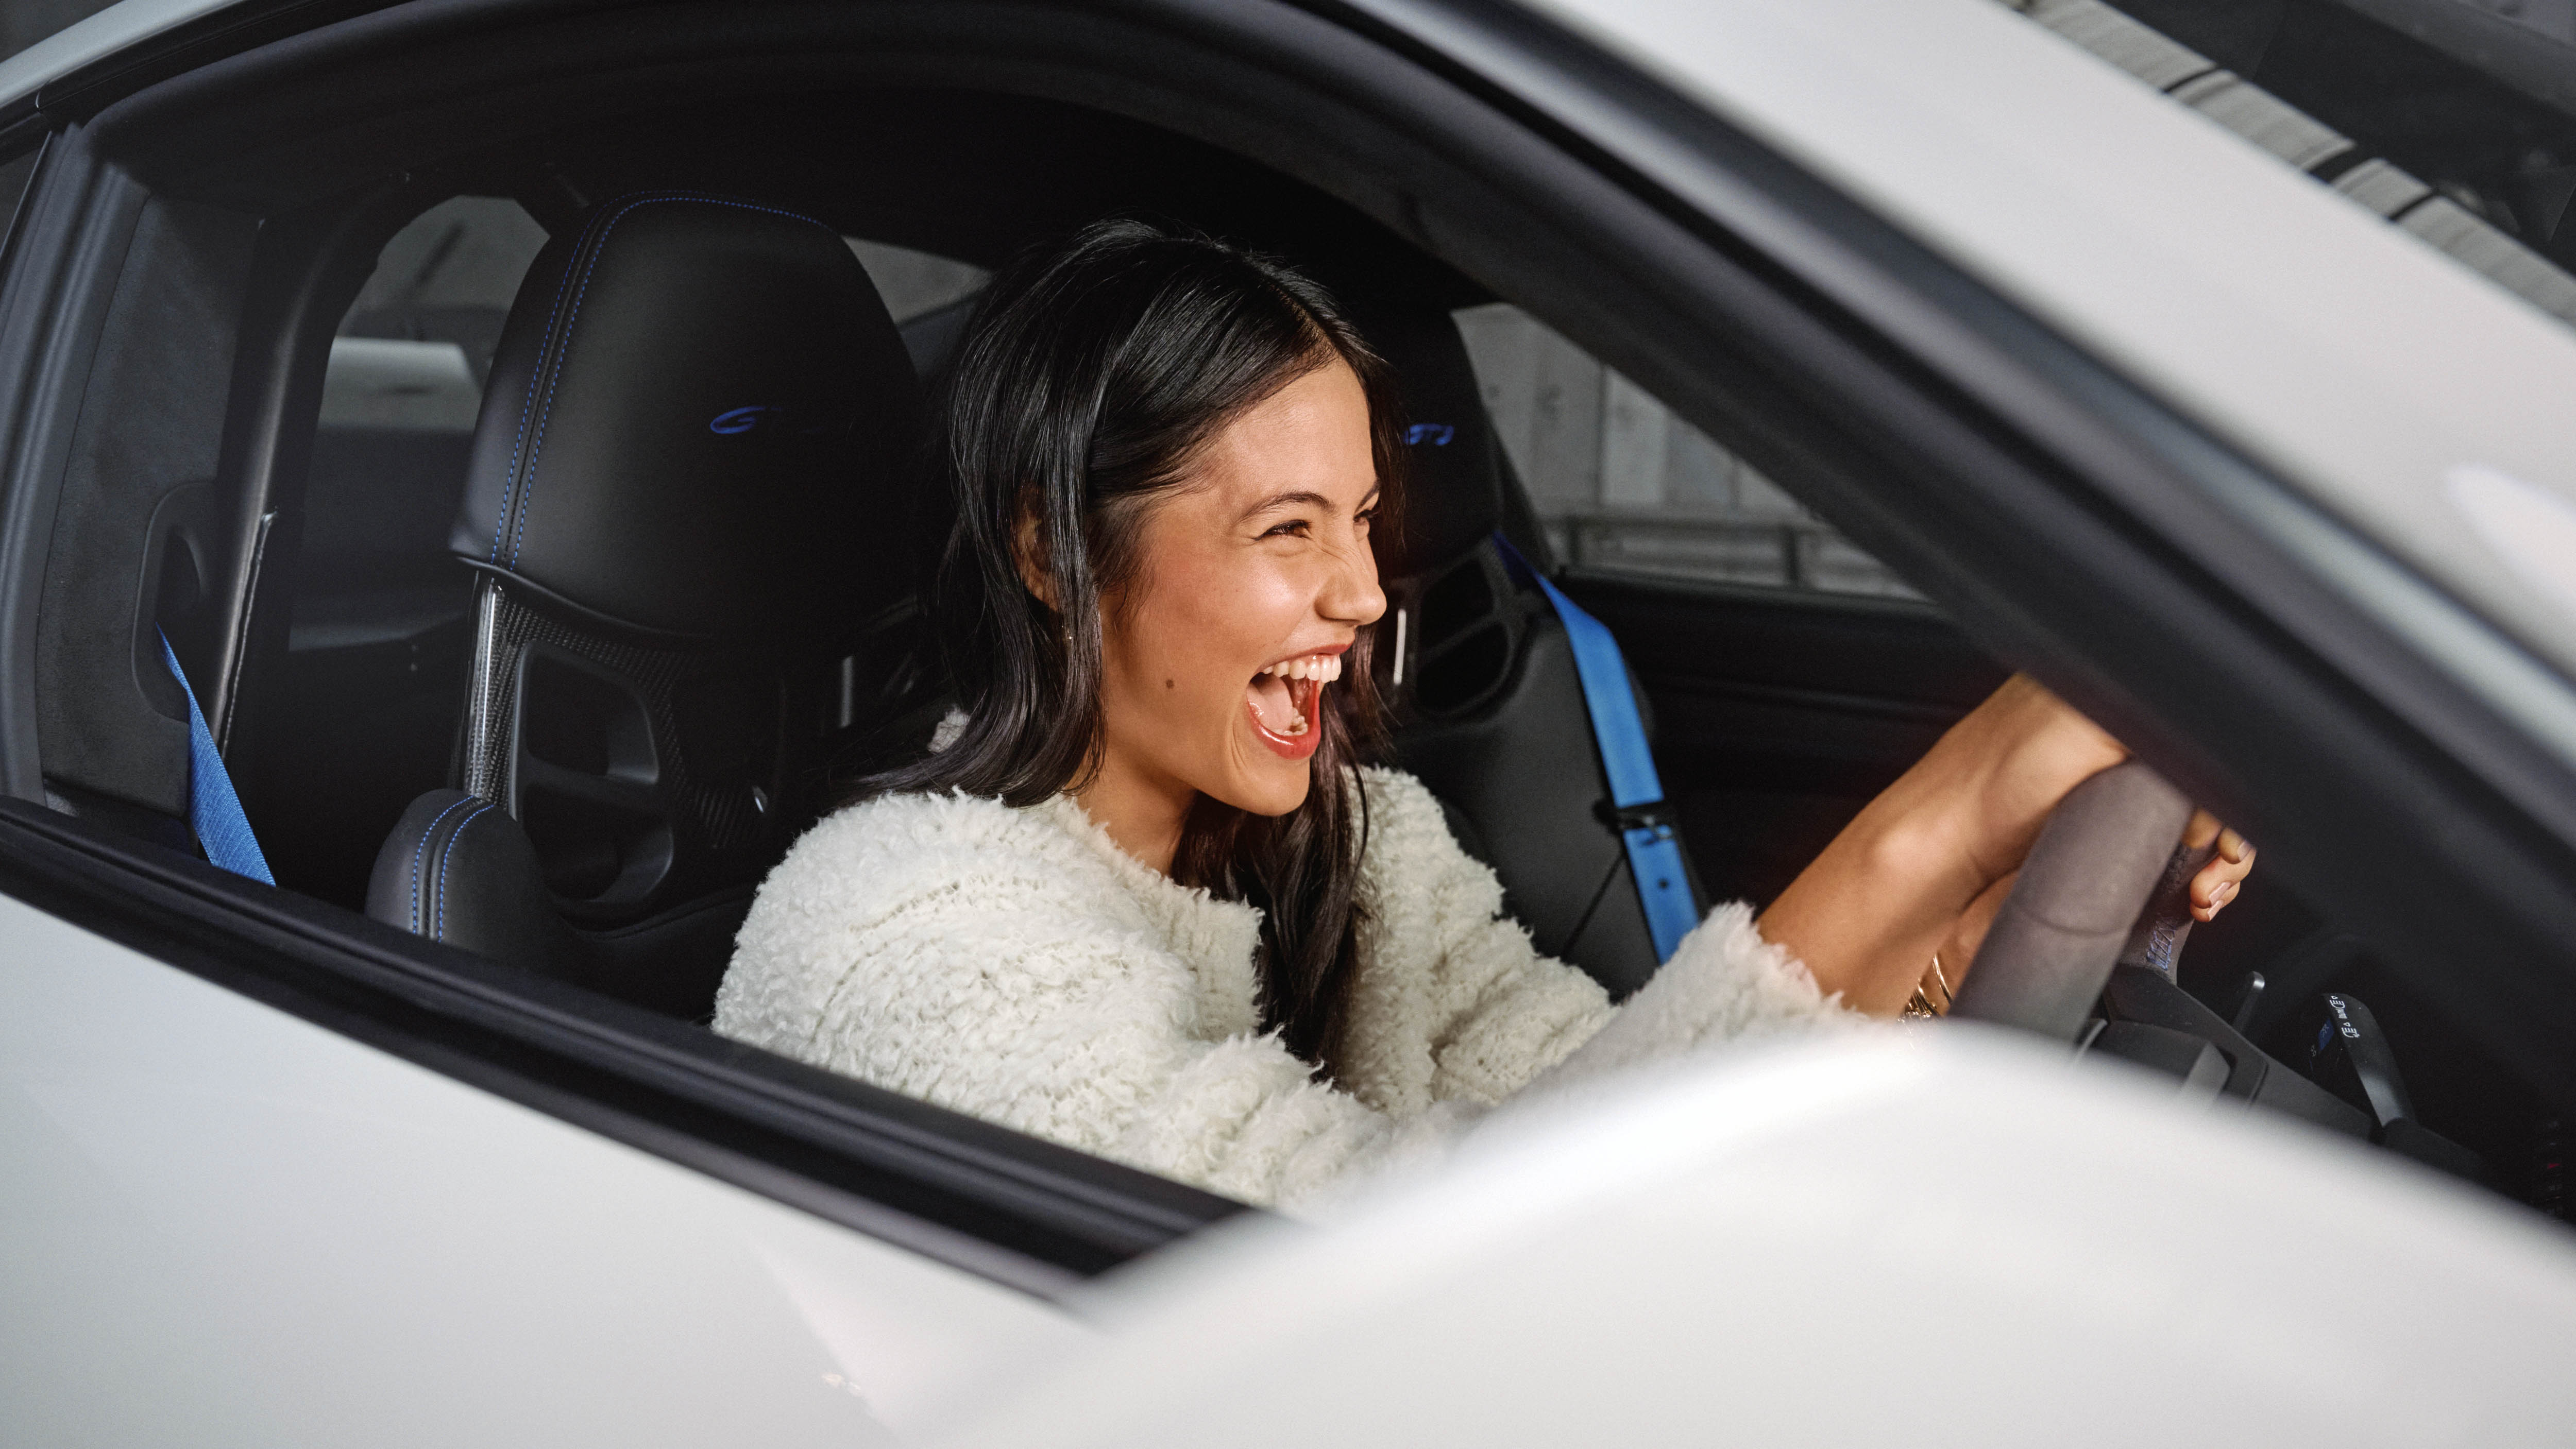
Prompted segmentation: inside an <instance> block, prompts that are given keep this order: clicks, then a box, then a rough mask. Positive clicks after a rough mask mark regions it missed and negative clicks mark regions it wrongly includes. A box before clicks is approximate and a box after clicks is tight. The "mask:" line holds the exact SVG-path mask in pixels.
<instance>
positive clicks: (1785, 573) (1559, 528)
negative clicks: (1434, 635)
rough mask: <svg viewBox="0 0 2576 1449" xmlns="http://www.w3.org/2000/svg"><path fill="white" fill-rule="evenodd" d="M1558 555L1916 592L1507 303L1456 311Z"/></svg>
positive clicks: (1693, 575)
mask: <svg viewBox="0 0 2576 1449" xmlns="http://www.w3.org/2000/svg"><path fill="white" fill-rule="evenodd" d="M1457 321H1458V331H1459V334H1460V335H1461V336H1462V337H1463V338H1464V339H1465V340H1466V344H1467V355H1468V358H1469V360H1470V361H1471V362H1472V363H1473V364H1474V366H1475V369H1476V381H1477V385H1478V386H1479V387H1480V388H1481V389H1482V390H1483V392H1484V395H1485V410H1486V412H1487V413H1489V414H1490V415H1491V416H1492V418H1493V421H1494V430H1495V432H1496V434H1497V435H1498V436H1499V437H1500V438H1501V439H1502V444H1503V452H1504V454H1505V456H1507V457H1508V458H1509V459H1510V460H1511V464H1512V467H1513V469H1514V470H1515V471H1516V472H1518V473H1519V474H1520V478H1521V484H1522V486H1523V487H1525V488H1526V489H1527V490H1528V491H1529V496H1530V501H1531V503H1532V504H1533V505H1534V506H1535V507H1536V509H1537V511H1538V516H1539V521H1540V522H1541V524H1543V525H1544V526H1545V527H1546V529H1547V533H1548V542H1549V543H1550V544H1551V545H1553V546H1554V548H1555V549H1556V553H1557V557H1559V558H1561V559H1563V560H1565V561H1566V562H1567V563H1569V564H1573V565H1575V566H1578V567H1583V568H1606V569H1623V570H1630V571H1634V572H1641V573H1650V574H1662V575H1667V576H1671V577H1675V578H1685V579H1697V580H1706V581H1710V582H1716V583H1728V584H1752V585H1757V586H1762V587H1768V588H1778V589H1806V590H1817V591H1822V592H1827V593H1838V594H1877V595H1886V596H1892V597H1898V598H1919V597H1921V596H1920V595H1918V594H1916V593H1915V592H1914V591H1913V590H1912V589H1910V588H1908V587H1906V585H1905V583H1904V581H1903V580H1901V579H1899V578H1898V577H1897V576H1896V575H1895V574H1894V573H1893V572H1892V571H1890V570H1889V569H1888V568H1887V566H1886V565H1884V564H1882V563H1880V562H1879V561H1878V560H1876V559H1874V558H1871V557H1870V556H1869V555H1868V554H1865V553H1863V552H1861V551H1860V549H1858V548H1857V547H1855V546H1854V545H1853V544H1852V542H1851V541H1850V540H1849V539H1846V538H1844V537H1843V536H1842V535H1841V534H1839V533H1836V532H1835V531H1834V530H1833V529H1832V528H1831V527H1830V526H1828V525H1827V524H1826V523H1825V522H1824V521H1823V520H1821V519H1819V518H1817V517H1816V516H1815V515H1814V514H1812V513H1809V512H1808V511H1807V510H1806V508H1805V507H1803V506H1802V505H1801V504H1799V502H1798V501H1797V500H1796V499H1794V498H1792V497H1790V496H1789V495H1788V494H1786V493H1784V492H1782V491H1781V490H1780V488H1779V487H1778V485H1776V484H1774V483H1772V482H1771V480H1769V479H1768V478H1765V477H1763V476H1762V475H1761V474H1760V473H1757V472H1755V471H1754V469H1753V467H1752V466H1751V465H1750V464H1748V463H1746V462H1745V461H1744V460H1743V459H1741V458H1738V457H1737V456H1735V455H1734V454H1733V453H1731V452H1729V451H1727V449H1726V448H1725V447H1724V446H1723V445H1721V444H1720V443H1718V442H1717V441H1716V440H1715V439H1712V438H1711V437H1709V436H1708V435H1707V434H1706V433H1703V432H1701V431H1700V430H1699V429H1697V428H1695V427H1692V426H1691V425H1690V424H1689V423H1686V422H1684V421H1682V420H1681V419H1680V418H1678V417H1675V416H1674V415H1673V414H1672V412H1671V411H1670V410H1669V409H1667V408H1666V407H1665V406H1664V405H1663V404H1662V403H1661V402H1660V401H1658V400H1657V399H1656V398H1655V396H1654V395H1653V394H1652V393H1649V392H1647V391H1646V390H1645V389H1643V388H1641V387H1639V386H1637V385H1636V384H1635V383H1633V382H1630V381H1629V380H1628V379H1626V378H1624V377H1622V376H1620V375H1619V374H1618V373H1616V372H1614V371H1612V370H1610V369H1609V368H1607V367H1604V366H1602V365H1601V363H1600V362H1599V361H1598V360H1596V359H1595V358H1593V357H1592V356H1591V354H1589V353H1587V352H1585V351H1584V350H1583V349H1581V348H1579V347H1577V346H1575V345H1574V344H1573V343H1571V342H1568V341H1566V340H1565V339H1564V338H1563V337H1561V336H1558V335H1557V334H1556V333H1555V332H1554V331H1552V330H1550V329H1549V328H1547V327H1546V326H1544V325H1542V324H1541V323H1540V322H1539V321H1538V320H1537V319H1535V318H1533V317H1531V316H1530V315H1529V314H1528V313H1526V312H1523V311H1522V310H1521V309H1519V308H1518V307H1514V306H1512V305H1511V304H1509V303H1504V302H1497V303H1492V304H1489V305H1487V306H1482V307H1470V308H1467V309H1465V310H1463V311H1461V312H1459V313H1458V314H1457Z"/></svg>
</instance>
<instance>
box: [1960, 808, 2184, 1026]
mask: <svg viewBox="0 0 2576 1449" xmlns="http://www.w3.org/2000/svg"><path fill="white" fill-rule="evenodd" d="M2191 809H2192V807H2191V801H2190V800H2189V799H2188V798H2187V797H2185V796H2184V795H2183V793H2182V792H2181V791H2179V790H2176V789H2175V788H2174V787H2173V786H2172V785H2170V784H2167V783H2166V782H2165V779H2164V777H2163V776H2161V775H2158V774H2157V773H2156V772H2155V771H2154V770H2152V769H2149V768H2148V767H2147V766H2146V765H2145V764H2144V763H2142V762H2140V761H2137V760H2131V761H2129V762H2128V763H2126V764H2122V765H2115V766H2113V767H2112V768H2110V769H2108V770H2104V771H2103V772H2101V773H2100V774H2098V775H2095V776H2093V777H2092V778H2091V779H2089V780H2086V781H2085V782H2084V783H2083V784H2081V785H2078V786H2076V787H2075V788H2074V789H2073V790H2071V791H2069V792H2067V796H2066V798H2065V799H2063V800H2061V801H2059V802H2058V804H2057V809H2056V810H2055V811H2053V812H2051V813H2050V815H2049V817H2048V823H2047V824H2046V825H2045V826H2043V827H2042V828H2041V830H2040V832H2039V839H2038V840H2037V841H2036V842H2035V843H2033V844H2032V846H2031V849H2030V855H2029V856H2028V858H2026V859H2025V860H2023V862H2022V866H2021V875H2020V877H2019V878H2018V879H2017V880H2015V881H2014V882H2013V889H2012V893H2011V894H2010V895H2009V896H2007V897H2006V898H2005V900H2004V904H2003V908H2002V909H2001V910H1999V911H1998V912H1996V914H1995V922H1994V925H1993V926H1992V927H1991V928H1990V929H1989V930H1988V931H1987V932H1986V939H1985V943H1984V944H1983V945H1982V946H1980V947H1979V948H1978V950H1977V959H1976V963H1975V966H1974V968H1973V969H1972V970H1971V971H1970V972H1969V973H1968V979H1967V980H1966V981H1965V982H1964V983H1962V984H1961V986H1960V987H1959V995H1958V999H1957V1001H1956V1002H1955V1003H1953V1005H1952V1006H1951V1009H1950V1015H1951V1016H1953V1017H1956V1018H1962V1019H1966V1020H1972V1021H1988V1022H1993V1023H1995V1024H1997V1025H2000V1026H2010V1027H2017V1028H2019V1029H2021V1030H2023V1031H2028V1032H2032V1033H2035V1034H2037V1035H2039V1036H2043V1037H2047V1038H2050V1039H2052V1040H2055V1041H2064V1042H2072V1041H2074V1040H2076V1039H2077V1037H2078V1036H2079V1035H2080V1034H2081V1033H2082V1031H2083V1028H2084V1023H2085V1021H2086V1019H2087V1018H2088V1017H2090V1016H2091V1015H2092V1011H2093V1003H2094V1001H2095V1000H2096V999H2097V998H2098V997H2100V995H2101V994H2102V987H2103V985H2104V984H2105V983H2107V982H2108V981H2109V980H2110V979H2111V969H2112V968H2113V967H2114V966H2116V965H2118V964H2120V963H2121V961H2122V960H2124V959H2129V958H2131V957H2136V958H2138V960H2139V964H2146V965H2154V966H2157V967H2158V968H2159V969H2162V970H2164V971H2166V973H2167V974H2170V973H2171V958H2172V956H2173V954H2174V953H2175V952H2177V951H2178V950H2179V949H2180V944H2181V937H2182V933H2183V932H2184V931H2186V930H2188V929H2189V923H2190V915H2189V903H2188V900H2187V898H2185V896H2184V895H2183V891H2184V890H2185V889H2186V888H2187V887H2188V885H2189V883H2190V879H2191V876H2192V874H2193V872H2194V871H2196V870H2197V869H2198V861H2199V859H2200V858H2201V857H2203V856H2204V855H2205V852H2202V851H2191V850H2186V849H2178V848H2177V846H2176V842H2177V841H2179V840H2180V839H2181V838H2182V832H2183V827H2184V826H2186V825H2188V824H2189V823H2190V821H2191ZM2177 918H2178V920H2179V925H2177V923H2176V921H2177Z"/></svg>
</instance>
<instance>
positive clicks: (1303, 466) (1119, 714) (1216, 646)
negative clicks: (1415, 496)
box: [1100, 361, 1386, 815]
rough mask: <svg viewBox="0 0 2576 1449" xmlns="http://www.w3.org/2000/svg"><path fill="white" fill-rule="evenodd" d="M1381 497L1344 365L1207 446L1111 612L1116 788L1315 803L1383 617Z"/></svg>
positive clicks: (1110, 705)
mask: <svg viewBox="0 0 2576 1449" xmlns="http://www.w3.org/2000/svg"><path fill="white" fill-rule="evenodd" d="M1377 492H1378V481H1377V464H1376V460H1375V459H1374V458H1373V457H1372V455H1371V452H1370V447H1369V409H1368V398H1367V395H1366V394H1365V393H1363V392H1362V391H1361V389H1360V381H1359V378H1358V376H1357V375H1356V374H1354V373H1353V372H1352V371H1351V369H1350V368H1349V367H1348V366H1347V365H1346V364H1344V363H1341V362H1339V361H1336V362H1334V363H1332V364H1331V365H1330V366H1327V367H1324V368H1321V369H1319V370H1317V371H1314V372H1310V373H1308V374H1307V375H1305V376H1304V377H1301V378H1299V379H1298V380H1296V381H1295V382H1292V383H1290V384H1288V385H1287V386H1286V387H1283V388H1281V389H1280V390H1279V391H1278V392H1276V393H1274V394H1272V395H1271V396H1270V398H1269V399H1268V400H1266V401H1264V402H1262V403H1261V404H1260V405H1259V406H1256V407H1254V408H1252V409H1250V410H1249V411H1247V412H1245V413H1244V414H1243V415H1242V416H1241V417H1238V418H1236V419H1235V420H1234V421H1233V422H1232V423H1230V424H1228V425H1227V426H1226V427H1225V428H1224V429H1223V430H1222V431H1220V432H1218V433H1217V434H1216V436H1215V437H1214V438H1212V439H1210V440H1209V442H1208V444H1207V445H1206V447H1205V449H1204V451H1203V452H1202V453H1201V455H1200V456H1199V458H1198V459H1197V460H1196V461H1195V463H1194V464H1193V466H1192V467H1191V469H1190V471H1189V475H1188V477H1187V478H1186V479H1185V480H1184V481H1183V483H1182V484H1181V485H1180V486H1179V487H1177V488H1174V489H1173V490H1171V491H1170V492H1168V493H1166V494H1164V495H1163V496H1162V497H1160V498H1158V499H1157V500H1155V502H1154V503H1153V504H1152V505H1151V506H1150V507H1149V508H1147V510H1146V512H1145V517H1144V520H1143V522H1142V524H1141V525H1140V530H1141V531H1140V536H1139V539H1138V543H1139V545H1140V548H1139V563H1138V568H1137V571H1136V575H1135V578H1134V579H1133V581H1132V582H1131V583H1130V584H1129V585H1128V587H1127V588H1126V590H1125V591H1124V593H1123V595H1122V596H1121V597H1120V598H1117V599H1114V600H1107V601H1104V603H1103V605H1102V611H1101V613H1102V617H1101V664H1102V680H1101V698H1100V704H1101V717H1102V736H1103V738H1102V743H1103V746H1104V751H1105V757H1104V759H1103V761H1102V766H1103V775H1104V777H1106V776H1108V775H1111V774H1116V775H1119V776H1121V777H1123V778H1124V779H1125V780H1126V781H1129V782H1132V783H1133V784H1135V785H1138V786H1143V787H1145V788H1149V789H1153V790H1155V791H1157V792H1158V793H1162V792H1169V793H1170V794H1171V795H1173V796H1174V797H1176V798H1186V796H1185V795H1184V794H1183V792H1185V791H1196V792H1200V793H1203V794H1207V795H1212V796H1214V797H1215V798H1217V799H1219V800H1222V801H1224V802H1225V803H1227V804H1229V805H1233V806H1236V807H1238V808H1240V809H1244V810H1249V811H1252V812H1253V813H1255V814H1259V815H1283V814H1286V813H1287V812H1288V811H1291V810H1294V809H1296V808H1297V807H1298V806H1299V805H1300V804H1302V803H1304V801H1305V799H1306V789H1307V783H1308V779H1309V775H1310V773H1311V772H1310V770H1309V767H1308V764H1307V761H1308V759H1309V757H1311V756H1312V755H1313V754H1314V753H1315V747H1316V745H1317V744H1318V743H1319V742H1320V740H1321V739H1322V736H1323V729H1324V725H1323V723H1322V721H1323V718H1324V716H1323V712H1322V710H1321V709H1320V705H1321V702H1322V697H1323V692H1324V691H1326V690H1328V689H1334V688H1338V687H1340V686H1339V685H1338V684H1336V683H1335V682H1334V681H1336V680H1338V679H1339V678H1340V674H1341V663H1342V654H1343V651H1345V650H1347V649H1349V648H1350V647H1351V643H1352V641H1353V640H1354V639H1355V638H1356V637H1357V636H1358V634H1359V631H1360V630H1361V629H1362V628H1363V627H1365V626H1367V625H1369V624H1372V623H1374V622H1376V620H1377V617H1378V616H1379V615H1380V614H1383V613H1385V612H1386V595H1385V594H1383V593H1381V592H1380V591H1379V590H1378V586H1377V559H1376V557H1375V555H1373V554H1372V553H1371V552H1370V551H1369V514H1370V510H1372V509H1374V508H1375V507H1376V506H1377Z"/></svg>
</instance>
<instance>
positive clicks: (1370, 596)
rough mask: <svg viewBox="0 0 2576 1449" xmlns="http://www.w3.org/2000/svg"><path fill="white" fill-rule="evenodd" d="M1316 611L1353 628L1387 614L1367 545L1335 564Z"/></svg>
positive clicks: (1375, 568)
mask: <svg viewBox="0 0 2576 1449" xmlns="http://www.w3.org/2000/svg"><path fill="white" fill-rule="evenodd" d="M1315 608H1316V611H1317V612H1319V613H1321V614H1322V615H1323V616H1324V617H1325V618H1327V619H1331V620H1333V621H1334V622H1336V623H1345V624H1349V625H1351V626H1352V627H1354V628H1365V627H1367V626H1368V625H1371V624H1374V623H1376V622H1377V621H1378V617H1379V616H1380V615H1382V614H1384V613H1385V612H1386V590H1384V589H1381V588H1379V587H1378V586H1377V555H1376V554H1375V552H1373V551H1372V550H1371V549H1370V548H1369V546H1368V545H1367V543H1366V542H1362V543H1361V545H1360V546H1359V547H1358V548H1357V549H1355V550H1352V551H1351V552H1350V553H1347V554H1344V555H1342V556H1341V557H1340V558H1339V559H1337V560H1336V561H1335V563H1334V568H1333V573H1332V577H1331V578H1329V579H1327V580H1325V581H1324V591H1323V594H1322V595H1321V597H1319V598H1317V599H1316V600H1315Z"/></svg>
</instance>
